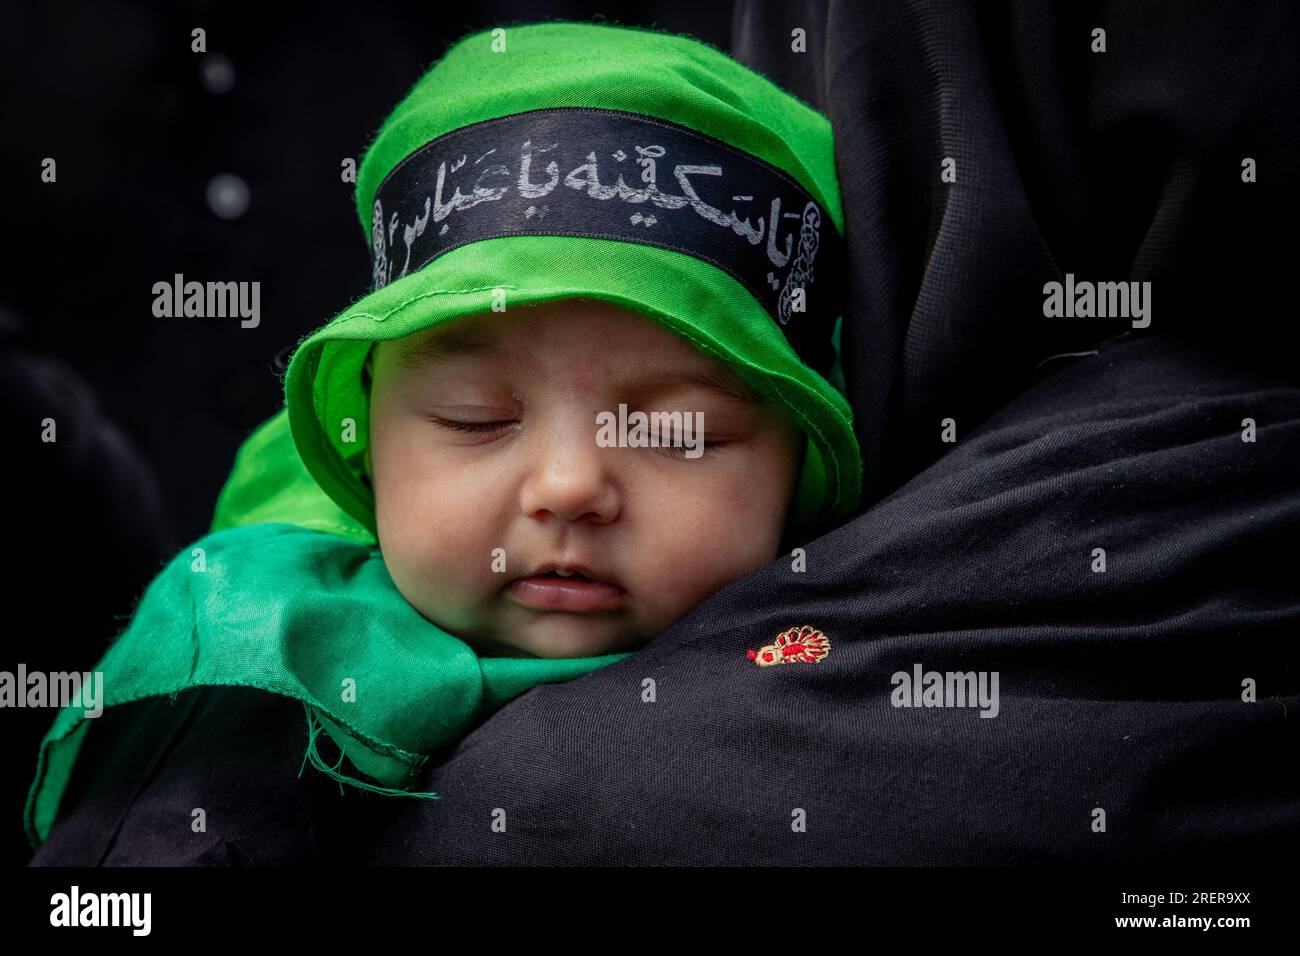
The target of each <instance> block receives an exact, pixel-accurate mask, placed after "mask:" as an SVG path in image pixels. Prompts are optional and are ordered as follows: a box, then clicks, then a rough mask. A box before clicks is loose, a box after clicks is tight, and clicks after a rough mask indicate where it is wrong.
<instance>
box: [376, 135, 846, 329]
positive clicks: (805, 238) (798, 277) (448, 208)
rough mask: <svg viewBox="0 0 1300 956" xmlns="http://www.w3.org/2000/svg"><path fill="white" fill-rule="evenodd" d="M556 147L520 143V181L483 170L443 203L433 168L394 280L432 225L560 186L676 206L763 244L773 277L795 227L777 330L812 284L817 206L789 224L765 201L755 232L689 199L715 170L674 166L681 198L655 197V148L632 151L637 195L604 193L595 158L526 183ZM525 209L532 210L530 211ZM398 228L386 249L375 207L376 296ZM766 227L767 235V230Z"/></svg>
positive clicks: (497, 168)
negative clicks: (782, 232)
mask: <svg viewBox="0 0 1300 956" xmlns="http://www.w3.org/2000/svg"><path fill="white" fill-rule="evenodd" d="M558 147H559V143H552V144H551V145H549V146H534V145H533V143H532V141H531V140H526V141H525V142H524V143H523V145H522V147H521V148H520V154H519V174H518V176H514V175H513V174H512V173H511V170H510V167H509V166H506V165H505V164H502V163H497V164H495V165H489V166H487V167H485V168H483V169H482V171H481V172H479V174H478V177H477V178H476V179H475V180H474V186H473V188H472V189H471V191H470V192H469V194H465V193H463V192H461V189H460V186H459V185H458V184H457V185H454V186H453V187H452V195H451V197H450V198H448V199H446V200H444V199H443V193H444V190H445V188H446V186H447V174H448V168H447V163H446V161H445V160H444V161H443V162H441V163H439V164H438V175H437V181H436V183H435V186H434V191H433V194H432V196H429V197H426V199H425V202H424V208H423V212H422V214H421V215H418V216H415V217H413V218H412V220H411V222H410V223H409V224H407V225H406V226H405V228H404V229H403V232H402V237H403V239H404V241H405V244H406V261H405V262H404V263H403V266H402V271H401V272H400V273H399V274H398V277H399V278H400V277H401V276H404V275H406V272H407V269H408V268H409V266H410V261H411V248H412V246H413V244H414V242H415V239H416V238H418V237H419V236H421V235H423V234H424V231H425V228H426V226H427V225H428V223H429V221H430V217H432V221H433V222H434V223H439V222H442V221H443V220H445V219H446V218H447V217H448V216H450V215H451V214H452V213H453V212H457V211H462V210H466V209H472V208H473V207H475V206H477V205H479V204H480V203H484V202H494V201H497V200H500V199H502V198H503V197H505V195H506V194H507V193H508V192H509V190H510V186H511V185H514V186H515V188H516V189H517V190H518V193H519V195H520V196H521V197H523V198H525V199H530V200H536V199H541V198H543V197H545V196H547V195H549V194H550V193H551V192H552V191H553V190H555V189H556V188H558V186H559V185H560V183H561V182H563V185H565V186H567V187H569V188H570V189H575V190H578V191H580V192H583V193H585V194H586V195H587V196H589V197H591V198H592V199H599V200H607V199H619V200H622V201H623V202H627V203H633V204H640V203H650V204H651V205H653V206H656V207H658V208H661V209H680V208H682V207H683V206H686V205H688V204H689V205H690V206H691V208H692V209H694V210H695V212H696V213H697V214H698V215H700V216H701V217H703V218H704V219H705V220H707V221H708V222H711V223H714V224H715V225H718V226H722V227H724V228H728V229H731V230H733V231H734V232H735V233H736V234H737V235H739V236H743V237H744V238H745V239H746V240H747V241H748V242H749V244H750V245H753V246H757V245H759V244H760V243H762V242H763V239H764V237H765V236H766V239H767V243H766V246H765V249H764V251H765V253H766V255H767V258H768V260H769V261H770V262H771V263H772V265H773V266H774V267H776V268H777V269H783V268H785V266H786V265H787V264H788V263H789V262H790V257H791V254H792V252H793V246H794V235H793V233H789V234H787V235H786V236H785V242H784V247H785V248H784V250H782V249H781V248H780V246H779V245H778V238H777V231H778V230H777V227H778V224H779V223H780V222H781V219H782V218H798V219H800V228H799V253H798V256H797V257H796V259H795V263H794V266H793V267H792V268H791V272H790V275H789V277H788V278H787V281H786V283H785V287H784V288H783V290H782V292H781V303H780V314H781V321H782V322H783V323H784V322H786V321H788V320H789V311H790V302H789V299H790V289H791V287H792V286H803V285H806V284H807V283H808V282H811V281H812V260H813V257H814V256H815V255H816V252H817V246H818V239H819V229H820V225H821V215H820V211H819V210H818V207H817V205H816V203H813V202H811V201H810V202H808V203H807V205H806V206H805V208H804V211H803V215H802V216H795V215H794V214H793V213H786V214H785V216H784V217H782V215H781V197H780V196H777V197H774V198H773V199H772V200H771V203H770V206H769V208H768V215H767V216H766V217H764V216H759V217H758V225H757V226H755V225H754V224H753V223H751V222H750V219H749V217H748V216H746V217H744V218H741V217H740V215H739V214H738V213H737V212H736V210H735V208H734V207H733V208H732V209H731V211H730V212H727V213H724V212H723V211H722V210H721V209H718V208H717V207H715V206H713V205H710V204H709V203H708V202H706V201H705V200H704V199H702V198H701V197H700V195H699V194H698V193H697V192H696V190H695V186H694V185H693V184H692V182H691V177H693V176H696V177H698V176H722V175H723V171H722V167H721V166H719V165H716V164H715V165H708V166H701V165H690V164H678V165H675V166H674V167H673V178H674V179H675V180H676V181H677V183H678V185H679V186H680V187H681V191H682V195H680V196H675V195H672V194H670V193H665V192H662V191H660V189H659V187H658V185H657V183H656V182H655V161H656V159H658V158H661V157H662V156H663V155H664V153H665V150H664V147H662V146H646V147H642V146H637V147H635V149H636V152H637V154H638V156H639V157H640V158H639V159H637V160H636V162H637V165H638V166H640V167H641V176H640V179H641V181H642V182H643V183H645V184H646V185H645V186H644V187H643V188H640V189H635V188H633V187H631V186H628V185H627V183H626V182H625V181H624V179H623V175H622V173H620V174H619V175H618V178H617V180H616V182H615V183H614V184H613V185H605V184H603V183H601V181H600V175H599V170H598V163H597V159H596V154H595V152H594V151H592V152H589V153H587V156H586V158H585V161H584V162H583V163H581V164H580V165H578V166H576V167H574V168H573V169H572V170H570V171H569V173H568V174H567V175H565V176H564V177H563V179H561V176H560V169H559V165H558V164H557V163H556V162H555V160H551V161H549V162H548V163H547V164H546V168H545V174H546V177H547V179H546V180H545V181H544V182H540V183H539V182H533V180H532V167H533V157H534V155H537V156H541V155H542V154H545V153H548V152H551V151H552V150H555V149H557V148H558ZM494 151H495V150H489V151H488V153H484V154H483V156H480V157H479V159H478V160H476V161H475V163H474V165H475V166H477V165H478V163H479V162H481V161H482V160H483V159H485V158H486V157H487V156H488V155H489V154H490V153H491V152H494ZM612 155H614V156H615V158H616V159H620V160H621V159H623V158H626V154H624V153H623V152H622V150H620V151H619V152H618V153H615V154H612ZM465 161H466V160H465V157H464V156H461V158H460V160H459V161H457V162H455V163H454V164H453V165H452V167H451V171H452V172H455V171H456V170H457V169H459V168H461V167H462V166H464V165H465ZM491 177H501V178H503V179H504V180H505V181H504V182H501V183H500V184H498V185H495V186H489V185H487V184H486V183H485V180H487V179H489V178H491ZM732 200H733V202H734V201H737V200H752V197H751V196H733V197H732ZM530 208H532V207H530ZM634 221H640V222H642V223H643V224H646V225H653V224H654V223H655V222H656V221H657V220H656V219H655V218H654V217H643V218H642V219H641V220H634ZM398 223H399V217H398V214H397V213H394V214H393V215H392V221H391V222H390V223H389V224H388V242H387V243H385V241H384V235H383V232H384V229H383V226H384V220H383V210H382V208H381V207H380V204H379V201H378V200H376V202H375V206H374V218H373V223H372V243H373V247H374V257H375V263H374V280H375V286H376V288H379V287H380V286H383V285H386V284H387V283H388V282H389V281H390V280H391V278H392V263H391V262H389V261H388V259H387V251H388V249H390V248H391V247H392V240H393V236H394V233H395V231H396V228H397V226H398ZM769 223H770V224H771V225H770V228H769ZM446 231H447V227H446V226H443V228H442V230H441V231H440V232H439V235H441V234H443V233H445V232H446Z"/></svg>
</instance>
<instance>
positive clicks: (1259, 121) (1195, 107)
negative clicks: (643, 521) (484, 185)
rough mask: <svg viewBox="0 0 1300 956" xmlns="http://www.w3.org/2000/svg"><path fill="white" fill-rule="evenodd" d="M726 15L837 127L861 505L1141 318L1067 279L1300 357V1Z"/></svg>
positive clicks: (868, 2) (793, 6)
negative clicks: (801, 41)
mask: <svg viewBox="0 0 1300 956" xmlns="http://www.w3.org/2000/svg"><path fill="white" fill-rule="evenodd" d="M734 24H735V25H734V29H733V40H734V43H733V51H732V52H733V55H735V56H736V58H737V59H739V60H740V61H741V62H744V63H746V64H748V65H750V66H752V67H754V68H755V69H757V70H758V71H760V72H762V73H764V74H766V75H768V76H770V77H771V78H772V79H773V80H774V81H776V82H778V83H781V84H782V85H785V86H786V87H787V88H788V89H790V90H791V91H792V92H794V93H796V94H797V95H800V96H802V97H803V98H804V99H806V100H807V101H808V102H809V103H810V104H811V105H813V106H815V107H817V108H818V109H820V110H822V111H823V112H824V113H826V115H827V116H828V117H829V118H830V120H831V123H832V125H833V127H834V130H835V139H836V159H837V164H838V168H839V174H840V181H841V187H842V192H843V201H844V210H845V219H846V222H847V228H846V231H847V233H848V235H847V238H848V241H849V246H850V259H851V266H850V277H849V288H850V296H849V301H848V305H847V314H846V323H847V324H846V332H845V343H846V347H847V354H846V356H845V377H846V381H847V384H848V387H849V391H850V399H851V401H852V403H853V407H854V410H855V412H856V413H857V428H858V433H859V440H860V442H861V444H862V449H863V453H864V455H865V457H866V485H867V489H866V490H867V494H866V503H867V504H869V503H870V502H871V501H874V500H876V499H877V498H878V497H879V496H880V495H881V494H882V493H884V492H885V491H887V490H889V489H892V488H894V487H897V486H898V484H899V483H900V482H901V481H903V480H904V479H906V478H908V477H910V476H911V475H914V474H915V473H916V472H917V471H918V470H920V468H921V467H923V466H924V465H925V464H928V463H929V462H930V461H933V460H934V459H935V458H937V457H938V456H939V455H940V454H943V453H944V452H945V451H946V450H947V449H946V447H944V446H943V445H942V444H941V443H940V442H939V440H938V436H939V425H938V422H939V421H940V419H942V418H945V417H952V418H954V419H956V421H957V424H958V427H959V428H960V427H962V426H963V425H964V426H965V427H966V428H967V429H969V427H970V426H971V425H973V424H974V423H975V422H977V421H978V420H980V419H981V418H983V417H984V416H985V415H987V414H988V413H989V412H991V411H992V410H994V409H996V408H998V407H1000V406H1001V405H1002V404H1004V403H1005V402H1006V401H1007V399H1009V398H1010V397H1011V396H1012V395H1015V394H1016V393H1017V392H1019V391H1020V389H1021V388H1022V387H1023V384H1024V381H1025V376H1026V375H1027V374H1028V373H1029V372H1030V371H1031V370H1032V369H1033V367H1034V365H1035V364H1037V362H1039V361H1040V360H1041V359H1043V358H1045V357H1047V356H1048V355H1052V354H1054V353H1059V352H1066V351H1076V350H1083V349H1089V348H1092V347H1093V343H1095V342H1097V341H1099V340H1100V339H1102V338H1105V337H1108V336H1111V335H1114V334H1116V333H1117V332H1120V331H1123V330H1124V329H1125V328H1128V327H1129V323H1128V322H1126V321H1122V320H1121V321H1116V320H1106V319H1064V318H1063V319H1049V318H1046V317H1044V315H1043V298H1044V296H1043V285H1044V283H1046V282H1050V281H1054V280H1058V281H1059V280H1060V279H1061V278H1062V277H1063V276H1064V274H1065V273H1067V272H1069V273H1072V274H1074V275H1075V277H1076V278H1077V279H1086V280H1089V281H1150V282H1151V283H1152V286H1151V293H1152V315H1151V323H1152V324H1151V326H1150V331H1153V332H1161V333H1166V334H1174V335H1179V336H1186V337H1195V338H1198V339H1202V340H1205V341H1208V342H1211V343H1213V345H1214V347H1215V348H1216V349H1231V350H1234V351H1237V352H1239V353H1241V354H1242V355H1243V357H1246V358H1247V359H1248V360H1249V361H1251V362H1254V363H1269V364H1270V365H1272V366H1273V367H1274V368H1275V369H1277V370H1278V371H1281V372H1283V373H1285V374H1289V375H1291V376H1297V375H1300V372H1298V371H1297V369H1300V363H1298V362H1297V361H1296V355H1297V349H1296V346H1297V345H1298V344H1300V336H1297V334H1296V332H1295V330H1294V326H1295V323H1294V322H1293V321H1292V320H1291V319H1290V318H1289V316H1290V315H1292V314H1294V312H1295V306H1294V297H1293V296H1294V293H1293V289H1292V285H1291V282H1292V280H1291V278H1290V277H1291V275H1292V274H1293V272H1294V264H1295V260H1296V254H1297V250H1298V246H1297V242H1296V239H1295V223H1296V221H1297V219H1298V218H1300V182H1298V181H1297V178H1296V177H1295V176H1294V175H1292V172H1293V171H1294V170H1295V169H1296V168H1298V167H1300V123H1297V120H1296V117H1297V116H1300V80H1298V77H1300V71H1298V70H1297V67H1296V64H1297V63H1298V62H1300V7H1297V6H1296V5H1295V4H1293V3H1285V2H1264V3H1252V4H1244V5H1243V4H1232V3H1221V2H1220V3H1214V2H1210V3H1126V2H1122V0H1121V2H1113V3H1089V2H1078V3H1076V2H1071V3H1055V4H1048V3H1042V2H1039V0H1017V2H996V3H975V2H958V3H953V2H946V0H829V2H825V0H792V2H788V3H784V2H783V3H763V2H749V0H741V2H739V3H737V4H736V6H735V18H734ZM796 28H801V29H803V30H804V31H806V35H807V52H806V53H796V52H793V51H792V49H791V47H792V44H793V42H794V40H793V38H792V31H794V30H795V29H796ZM1097 28H1100V29H1103V30H1105V31H1106V37H1105V39H1106V52H1104V53H1094V52H1092V47H1093V37H1092V31H1093V30H1094V29H1097ZM1247 157H1250V158H1253V159H1254V160H1255V161H1256V164H1257V169H1256V172H1257V181H1256V182H1254V183H1245V182H1243V181H1242V171H1243V170H1242V165H1241V164H1242V160H1243V159H1244V158H1247ZM946 158H951V159H953V160H954V161H955V164H956V166H955V173H956V182H955V183H945V182H942V181H941V177H940V173H941V163H942V162H943V160H944V159H946Z"/></svg>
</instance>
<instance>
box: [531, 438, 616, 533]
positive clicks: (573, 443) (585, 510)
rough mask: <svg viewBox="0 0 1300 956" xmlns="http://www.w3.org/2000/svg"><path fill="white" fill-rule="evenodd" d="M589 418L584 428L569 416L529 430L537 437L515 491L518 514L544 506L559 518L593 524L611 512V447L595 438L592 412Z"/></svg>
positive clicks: (542, 509) (613, 488) (538, 513)
mask: <svg viewBox="0 0 1300 956" xmlns="http://www.w3.org/2000/svg"><path fill="white" fill-rule="evenodd" d="M590 422H591V423H590V425H589V426H588V427H585V428H584V427H583V426H582V425H581V424H579V423H578V422H575V421H573V420H572V419H569V420H567V421H566V422H564V423H554V424H553V425H552V426H551V427H549V428H547V429H540V430H539V432H540V433H535V435H534V436H533V437H535V438H536V439H537V441H535V442H533V443H530V447H529V449H528V454H529V460H528V463H527V465H526V467H527V468H528V475H527V477H526V480H525V481H524V483H523V486H522V489H521V492H520V496H521V501H520V510H521V512H522V513H523V514H525V515H528V516H529V517H543V516H544V515H545V514H546V513H547V512H549V513H551V514H553V515H555V516H556V517H557V518H560V519H562V520H564V521H579V520H587V521H593V522H596V523H598V524H604V523H606V522H609V521H612V520H614V518H615V517H616V516H617V514H618V509H619V493H618V487H617V482H616V481H615V476H614V474H613V471H612V466H613V465H614V458H613V456H612V452H613V451H614V450H613V449H608V448H602V447H600V446H599V445H598V444H597V443H596V425H595V415H594V414H593V415H592V416H590Z"/></svg>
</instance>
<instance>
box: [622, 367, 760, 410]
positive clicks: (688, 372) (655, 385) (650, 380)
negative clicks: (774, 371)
mask: <svg viewBox="0 0 1300 956" xmlns="http://www.w3.org/2000/svg"><path fill="white" fill-rule="evenodd" d="M672 385H688V386H694V387H696V388H702V389H705V390H707V391H710V392H714V393H716V394H719V395H722V396H725V397H727V398H734V399H737V400H739V401H741V402H745V403H747V404H751V405H765V404H767V399H765V398H764V397H763V396H762V395H761V394H760V393H759V392H757V391H756V390H754V389H753V388H751V387H750V386H749V385H748V384H746V383H745V382H744V380H742V379H741V378H740V377H739V376H738V375H736V374H734V373H731V372H728V371H715V370H713V369H675V368H670V369H662V370H660V371H656V372H651V373H649V374H646V375H632V376H628V378H627V379H626V380H625V381H624V386H625V387H628V388H632V389H636V390H637V391H644V392H654V391H655V390H657V389H662V388H666V387H669V386H672Z"/></svg>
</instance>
